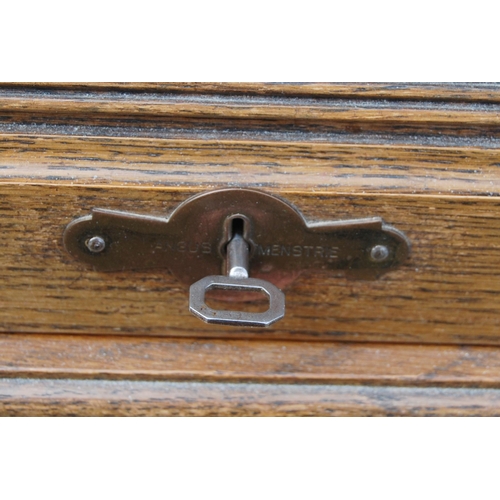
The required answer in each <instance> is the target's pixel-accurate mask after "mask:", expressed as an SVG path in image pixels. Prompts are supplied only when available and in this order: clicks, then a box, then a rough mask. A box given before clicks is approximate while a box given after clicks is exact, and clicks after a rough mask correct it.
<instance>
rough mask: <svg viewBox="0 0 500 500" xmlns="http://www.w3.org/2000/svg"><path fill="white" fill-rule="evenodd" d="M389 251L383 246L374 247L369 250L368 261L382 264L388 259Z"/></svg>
mask: <svg viewBox="0 0 500 500" xmlns="http://www.w3.org/2000/svg"><path fill="white" fill-rule="evenodd" d="M389 254H390V252H389V249H388V248H387V247H386V246H385V245H375V246H374V247H373V248H372V249H371V250H370V259H371V260H373V262H384V260H387V258H388V257H389Z"/></svg>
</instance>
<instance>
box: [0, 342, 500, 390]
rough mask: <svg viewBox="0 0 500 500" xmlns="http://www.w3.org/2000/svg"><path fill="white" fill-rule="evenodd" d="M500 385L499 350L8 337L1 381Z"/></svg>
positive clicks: (1, 347)
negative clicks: (131, 380) (98, 380)
mask: <svg viewBox="0 0 500 500" xmlns="http://www.w3.org/2000/svg"><path fill="white" fill-rule="evenodd" d="M23 377H24V378H28V377H34V378H68V379H69V378H71V379H87V378H91V379H109V380H127V379H128V380H130V379H135V380H176V381H200V382H201V381H210V382H254V383H277V384H317V383H319V384H356V385H369V384H377V385H382V384H383V385H389V386H405V385H406V386H415V387H417V386H418V387H445V386H447V387H470V388H474V387H475V388H500V351H499V350H498V348H495V347H477V346H467V347H465V346H452V345H448V346H435V345H408V344H399V345H398V344H369V343H367V344H361V343H350V342H294V341H259V340H207V339H174V338H170V339H168V338H139V337H137V338H134V337H111V336H107V337H105V336H98V337H92V336H85V335H22V334H10V335H5V334H4V335H2V336H0V378H23Z"/></svg>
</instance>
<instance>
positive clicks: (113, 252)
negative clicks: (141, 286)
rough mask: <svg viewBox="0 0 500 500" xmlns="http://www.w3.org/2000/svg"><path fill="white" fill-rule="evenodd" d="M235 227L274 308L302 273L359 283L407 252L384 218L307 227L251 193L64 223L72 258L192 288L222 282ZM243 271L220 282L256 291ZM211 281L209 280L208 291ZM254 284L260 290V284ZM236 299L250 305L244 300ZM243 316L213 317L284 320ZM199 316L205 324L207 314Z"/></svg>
mask: <svg viewBox="0 0 500 500" xmlns="http://www.w3.org/2000/svg"><path fill="white" fill-rule="evenodd" d="M236 226H238V231H239V232H240V233H241V234H240V236H241V238H242V239H243V241H244V242H245V243H246V245H247V247H248V262H249V268H248V273H247V275H250V276H251V279H253V280H259V281H264V282H269V283H270V284H272V285H273V289H272V290H273V291H272V293H271V294H269V293H268V295H271V304H270V308H269V310H273V308H275V307H276V303H277V302H276V301H278V303H280V302H279V300H278V299H276V298H275V299H274V300H273V297H274V295H276V293H275V290H274V288H276V289H280V288H284V287H286V286H288V285H290V284H291V283H292V282H293V281H294V280H295V279H296V278H297V277H298V275H299V274H300V273H301V272H302V271H304V270H307V269H326V270H328V269H331V270H336V269H343V270H345V271H346V272H347V273H348V274H350V275H351V276H352V277H354V278H361V279H375V278H377V277H378V276H380V275H381V274H382V273H384V272H387V271H389V270H390V269H393V268H394V267H395V266H397V265H398V264H400V263H401V262H403V261H404V259H405V258H406V257H407V255H408V252H409V248H410V244H409V241H408V239H407V238H406V237H405V236H404V234H403V233H401V232H400V231H398V230H397V229H395V228H394V227H392V226H389V225H387V224H385V223H384V222H383V220H382V219H381V218H379V217H371V218H367V219H355V220H346V221H342V220H341V221H324V222H314V223H310V222H307V221H306V220H305V219H304V217H303V216H302V215H301V213H300V212H299V211H298V210H297V209H296V208H295V207H293V206H292V205H291V204H289V203H288V202H286V201H284V200H282V199H281V198H278V197H276V196H272V195H269V194H267V193H264V192H261V191H257V190H252V189H220V190H216V191H210V192H207V193H202V194H199V195H196V196H193V197H191V198H189V199H188V200H186V201H185V202H183V203H181V204H180V205H179V206H178V207H177V209H175V210H174V212H173V213H172V214H171V215H170V217H165V218H163V217H151V216H148V215H139V214H132V213H126V212H120V211H114V210H106V209H100V208H96V209H94V210H93V211H92V214H91V215H88V216H85V217H81V218H79V219H76V220H74V221H73V222H71V223H70V224H69V225H68V226H67V228H66V230H65V232H64V244H65V247H66V249H67V250H68V252H69V253H70V254H71V255H73V256H74V257H75V258H77V259H78V260H80V261H81V262H84V263H86V264H88V265H89V266H91V267H92V268H93V269H94V270H96V271H126V270H139V269H141V270H143V269H149V268H150V269H155V268H164V269H168V270H169V271H170V272H171V273H172V274H174V275H175V276H176V278H177V279H178V280H179V281H180V282H182V283H184V284H185V285H187V286H190V285H192V284H193V283H196V282H199V281H200V280H202V279H203V278H206V277H207V276H209V277H212V278H214V277H217V278H218V279H219V281H221V280H220V278H227V276H224V275H225V274H226V273H228V272H229V271H228V269H227V262H226V261H227V246H228V244H229V243H230V242H231V241H232V239H233V238H234V236H235V234H234V233H235V231H236V229H235V228H236ZM244 274H245V273H243V275H242V276H236V275H234V273H233V275H230V281H231V280H232V281H235V280H237V284H236V285H234V286H233V285H231V284H230V283H229V284H228V280H227V279H226V280H222V281H225V284H226V285H227V286H226V288H228V287H229V288H231V287H232V288H234V289H235V290H236V289H238V290H239V291H240V290H242V289H248V288H251V287H248V286H247V285H248V284H249V283H248V282H247V285H245V284H244V281H245V280H249V279H250V278H248V277H245V275H244ZM209 281H210V280H208V281H206V282H204V283H205V288H204V289H203V290H206V289H207V287H208V284H209ZM232 281H231V283H232ZM212 282H213V280H212ZM212 284H213V283H212ZM220 285H221V286H220V288H223V287H224V284H223V283H221V284H220ZM237 285H238V286H237ZM254 285H255V286H256V287H257V288H259V287H260V286H261V285H262V283H260V284H259V285H256V284H255V282H254ZM198 287H201V285H198ZM254 288H255V287H254ZM196 290H198V289H196ZM200 290H201V289H200ZM266 293H267V292H266ZM234 298H235V300H239V299H241V300H245V295H244V294H238V295H235V297H234ZM193 300H194V305H195V307H194V309H196V310H195V311H194V312H195V314H196V313H197V312H199V311H198V309H199V307H200V306H201V305H203V297H202V295H201V291H200V292H199V294H198V295H195V297H194V299H193V292H192V293H191V306H192V307H191V310H192V311H193ZM197 301H201V302H199V303H198V302H197ZM208 309H209V308H207V310H208ZM212 311H213V310H212ZM227 312H231V313H232V312H234V311H226V313H227ZM210 314H212V313H210ZM245 314H247V315H248V314H250V313H242V314H240V315H239V317H240V319H239V320H237V318H235V316H234V315H229V316H228V315H225V314H220V312H219V313H218V314H216V315H215V316H214V315H213V314H212V316H211V317H210V318H209V319H208V320H214V321H212V322H218V323H226V324H245V325H246V326H248V325H250V326H256V325H261V324H262V325H266V326H267V325H268V324H271V323H272V322H274V321H276V320H277V319H279V317H282V316H279V314H275V316H279V317H277V318H276V319H274V321H269V316H268V317H267V320H266V321H260V320H259V321H257V320H255V321H253V319H255V318H253V319H252V320H249V319H248V316H245ZM252 314H257V313H252ZM283 314H284V301H283ZM197 315H198V316H199V317H201V318H202V319H204V320H207V318H206V317H204V315H203V314H201V313H200V314H197ZM217 315H218V317H216V316H217ZM205 316H206V315H205ZM236 316H238V315H236ZM223 317H224V318H225V319H224V318H223ZM245 318H246V319H247V320H248V321H247V322H246V323H245V321H246V320H245ZM264 319H265V318H264ZM217 320H219V321H217Z"/></svg>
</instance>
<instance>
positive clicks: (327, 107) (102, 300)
mask: <svg viewBox="0 0 500 500" xmlns="http://www.w3.org/2000/svg"><path fill="white" fill-rule="evenodd" d="M218 89H219V90H218V91H219V95H217V96H215V97H214V95H213V92H215V90H214V89H211V88H209V87H206V88H204V89H203V88H201V89H197V92H202V93H203V92H204V94H202V95H201V97H204V99H202V98H201V97H200V95H199V94H186V93H184V94H182V93H179V92H180V90H179V89H177V90H175V89H173V88H172V87H168V86H165V87H163V88H162V87H159V88H154V89H147V88H146V89H145V88H142V89H136V90H135V91H136V92H142V94H140V97H138V96H137V95H138V94H137V93H136V94H130V93H129V90H130V89H128V88H125V89H124V88H120V87H117V88H111V89H109V88H108V89H101V88H95V89H90V90H88V89H87V92H85V93H84V94H83V93H82V94H80V93H79V91H78V89H77V88H73V87H68V88H63V87H61V89H58V88H48V89H47V88H45V89H36V88H35V89H33V88H30V89H24V88H22V87H20V88H18V87H8V86H4V87H3V90H2V87H0V104H1V105H2V106H3V115H2V118H1V120H2V121H1V123H0V228H1V234H2V239H1V240H0V247H1V251H0V303H1V309H0V330H1V331H3V332H39V333H73V334H118V335H145V336H146V335H150V336H151V335H154V336H190V337H193V336H198V337H220V338H231V339H236V338H258V339H296V340H298V339H301V340H345V341H374V342H422V343H467V344H491V345H497V344H499V343H500V308H499V307H498V306H499V300H500V299H499V296H498V293H499V292H500V269H499V267H500V266H499V265H498V264H499V262H500V201H499V198H498V195H499V192H500V189H499V188H500V182H499V181H500V174H499V172H500V170H499V168H498V165H500V150H499V149H498V145H499V142H498V140H499V139H498V135H499V132H500V114H499V113H500V111H499V109H500V107H499V105H498V104H497V102H498V101H499V100H500V90H498V89H496V88H492V89H488V93H487V95H486V94H484V92H485V91H484V89H483V90H481V89H480V88H473V87H472V88H464V89H463V92H462V94H460V95H459V96H457V95H455V94H453V92H452V89H451V88H450V89H449V93H448V94H446V92H445V90H446V89H445V88H443V92H444V94H443V95H442V96H440V97H434V101H433V102H430V101H428V100H425V99H430V97H429V96H427V97H426V95H425V92H426V91H427V90H428V89H426V88H425V87H423V88H422V95H420V96H419V95H418V92H417V90H418V89H417V90H414V89H413V90H412V89H411V88H409V89H408V92H409V94H407V95H402V94H398V93H397V92H395V93H394V94H393V95H392V98H391V99H389V101H387V100H384V101H381V100H379V99H377V98H376V95H375V96H370V94H367V95H368V97H366V98H365V97H364V98H363V99H359V98H358V100H357V101H356V100H354V101H353V97H352V93H353V92H355V88H354V87H349V88H347V87H346V88H344V90H342V87H340V86H338V87H335V86H334V85H333V86H326V85H325V86H323V87H321V86H316V87H311V88H310V89H309V93H308V92H307V91H306V90H307V89H306V88H304V89H302V90H301V92H302V94H303V95H302V96H300V95H299V94H300V92H299V90H298V89H295V90H293V92H292V90H290V92H292V94H291V95H288V96H286V95H285V96H279V97H278V96H275V95H273V90H272V88H267V87H265V86H264V87H258V88H257V87H256V88H255V89H254V90H253V92H254V95H240V94H239V92H240V91H238V89H237V88H235V87H230V86H229V87H219V88H218ZM346 89H347V90H346ZM349 89H350V90H349ZM379 90H380V89H379ZM380 91H382V90H380ZM249 92H251V90H249ZM342 92H344V94H342ZM349 92H350V93H349ZM373 92H375V89H374V90H373ZM411 92H415V94H414V95H413V97H412V94H411ZM481 92H483V94H481ZM479 95H480V96H481V97H480V98H479V97H478V96H479ZM193 96H194V97H193ZM196 96H197V99H198V100H196V99H195V97H196ZM422 96H423V97H424V98H425V99H424V100H422V99H420V100H417V97H422ZM408 97H410V99H414V100H408ZM478 99H479V100H480V102H477V101H478ZM226 186H245V187H251V188H255V189H260V190H263V191H265V192H268V193H271V194H275V195H279V196H281V197H283V198H285V199H287V200H288V201H290V202H291V203H293V204H294V205H295V206H296V207H297V208H298V209H300V211H301V212H302V213H303V214H304V215H305V217H306V218H307V219H308V220H310V221H316V220H324V219H351V218H365V217H371V216H379V217H382V218H383V219H384V220H385V221H386V222H387V223H389V224H391V225H393V226H395V227H397V228H398V229H400V230H402V231H403V232H404V233H405V234H406V235H407V236H408V238H409V239H410V241H411V243H412V251H411V255H410V258H409V259H408V260H407V261H406V262H405V263H404V265H402V266H401V267H400V268H398V269H397V270H393V271H391V272H389V273H387V274H385V275H384V276H382V277H381V278H380V279H378V280H375V281H363V280H348V279H346V277H345V276H344V274H343V272H342V271H338V272H334V273H332V272H330V273H327V272H320V271H318V272H307V273H303V274H302V275H301V276H300V277H299V278H298V279H297V280H296V281H295V283H294V284H293V285H292V286H290V287H289V288H288V289H287V290H286V298H287V313H286V316H285V318H284V319H283V320H282V321H280V322H278V323H276V324H275V325H273V326H272V327H270V328H268V329H253V328H239V327H229V326H227V327H225V326H215V325H207V324H204V323H202V322H201V321H200V320H199V319H197V318H195V317H193V316H192V315H191V314H190V313H189V311H188V297H187V290H186V289H185V288H184V287H183V286H181V285H180V284H179V283H178V282H177V281H176V280H175V279H174V278H173V277H172V276H171V275H170V274H169V273H168V272H164V271H162V270H155V271H148V272H131V271H127V272H114V273H99V272H95V271H91V270H88V269H87V268H85V266H83V265H81V264H80V263H78V262H77V261H75V260H74V259H73V258H71V257H70V256H69V255H68V254H67V252H66V251H65V250H64V248H63V245H62V233H63V231H64V228H65V227H66V225H67V224H68V223H69V222H70V221H71V220H73V219H75V218H77V217H80V216H83V215H87V214H88V213H89V212H90V211H91V210H92V209H93V208H95V207H99V208H107V209H115V210H125V211H128V212H136V213H141V214H145V215H158V216H165V215H168V214H169V213H170V212H171V211H172V210H173V209H174V208H175V207H176V206H177V205H178V204H179V203H180V202H182V201H184V200H185V199H187V198H188V197H189V196H191V195H193V194H196V193H199V192H204V191H208V190H212V189H215V188H218V187H226Z"/></svg>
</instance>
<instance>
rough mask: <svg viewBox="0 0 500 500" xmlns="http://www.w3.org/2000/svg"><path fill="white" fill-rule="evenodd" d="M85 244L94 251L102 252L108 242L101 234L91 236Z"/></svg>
mask: <svg viewBox="0 0 500 500" xmlns="http://www.w3.org/2000/svg"><path fill="white" fill-rule="evenodd" d="M85 245H86V247H87V248H88V249H89V250H90V251H91V252H92V253H100V252H102V251H103V250H104V249H105V248H106V242H105V241H104V238H101V237H100V236H93V237H92V238H89V239H88V240H87V241H86V242H85Z"/></svg>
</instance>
